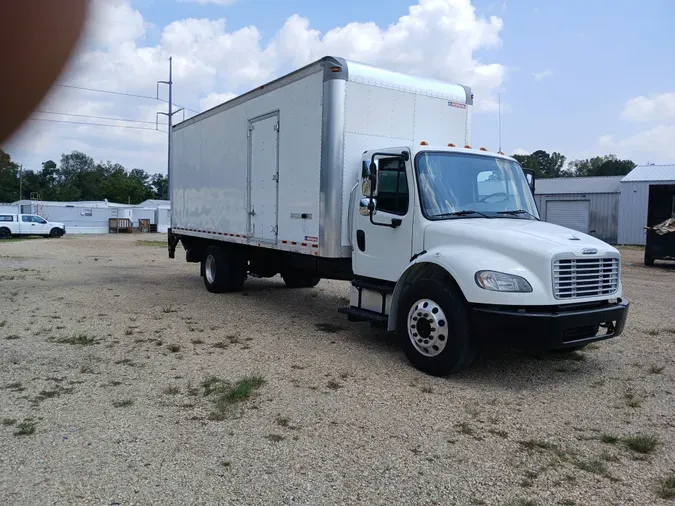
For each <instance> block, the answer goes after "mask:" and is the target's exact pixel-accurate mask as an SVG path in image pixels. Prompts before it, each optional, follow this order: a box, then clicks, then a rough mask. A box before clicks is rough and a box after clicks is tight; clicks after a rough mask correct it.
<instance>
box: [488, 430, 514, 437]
mask: <svg viewBox="0 0 675 506" xmlns="http://www.w3.org/2000/svg"><path fill="white" fill-rule="evenodd" d="M487 431H488V432H489V433H490V434H494V435H495V436H499V437H501V438H503V439H508V437H509V433H508V432H506V431H505V430H501V429H488V430H487Z"/></svg>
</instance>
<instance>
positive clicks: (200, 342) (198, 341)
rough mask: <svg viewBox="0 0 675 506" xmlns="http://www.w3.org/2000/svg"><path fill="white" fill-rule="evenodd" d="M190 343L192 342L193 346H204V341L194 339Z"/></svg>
mask: <svg viewBox="0 0 675 506" xmlns="http://www.w3.org/2000/svg"><path fill="white" fill-rule="evenodd" d="M190 342H191V343H192V344H204V341H202V340H201V339H193V340H192V341H190Z"/></svg>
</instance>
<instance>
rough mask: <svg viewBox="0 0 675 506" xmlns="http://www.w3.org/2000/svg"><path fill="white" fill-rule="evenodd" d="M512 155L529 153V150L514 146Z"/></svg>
mask: <svg viewBox="0 0 675 506" xmlns="http://www.w3.org/2000/svg"><path fill="white" fill-rule="evenodd" d="M513 154H514V155H529V154H530V151H528V150H526V149H523V148H516V149H514V150H513Z"/></svg>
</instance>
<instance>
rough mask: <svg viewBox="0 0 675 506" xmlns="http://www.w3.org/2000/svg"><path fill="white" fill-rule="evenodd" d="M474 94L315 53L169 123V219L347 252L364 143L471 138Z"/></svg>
mask: <svg viewBox="0 0 675 506" xmlns="http://www.w3.org/2000/svg"><path fill="white" fill-rule="evenodd" d="M337 69H339V70H337ZM334 70H335V71H334ZM471 103H472V96H471V91H470V89H468V88H466V87H463V86H459V85H453V84H447V83H442V82H439V81H435V80H430V79H423V78H418V77H412V76H407V75H404V74H399V73H395V72H388V71H386V70H383V69H377V68H374V67H370V66H367V65H363V64H359V63H354V62H346V61H344V60H342V59H333V58H325V59H322V60H320V61H318V62H316V63H314V64H312V65H309V66H307V67H305V68H303V69H301V70H299V71H297V72H294V73H292V74H290V75H288V76H285V77H283V78H281V79H278V80H277V81H274V82H273V83H270V84H268V85H265V86H261V87H260V88H258V89H256V90H254V91H252V92H250V93H248V94H246V95H243V96H241V97H238V98H236V99H234V100H231V101H229V102H226V103H225V104H222V105H220V106H217V107H215V108H213V109H211V110H210V111H207V112H205V113H202V114H201V115H198V116H195V117H193V118H191V119H189V120H187V121H185V122H183V123H180V124H178V125H176V127H175V128H174V129H173V138H172V146H173V148H172V152H173V157H172V167H173V170H172V174H171V179H172V180H171V200H172V219H171V223H172V229H173V230H176V231H180V230H185V231H190V232H195V231H197V232H198V233H200V234H205V235H206V236H209V237H213V236H214V235H218V236H221V235H223V234H224V235H226V237H227V238H228V240H233V239H234V240H236V241H237V242H241V243H245V244H255V245H260V246H261V247H272V248H276V249H280V250H287V251H295V252H299V253H305V254H311V255H314V254H317V255H318V256H320V257H327V258H349V257H350V256H351V248H350V246H349V240H348V226H347V224H348V219H347V218H348V217H347V212H348V205H349V198H350V192H351V190H352V188H353V186H354V185H355V184H356V183H357V182H358V180H359V177H360V170H361V164H360V159H361V154H362V153H363V152H364V151H366V150H368V149H373V148H377V147H380V146H398V145H405V144H419V142H421V141H426V142H429V143H442V145H446V144H447V143H449V142H454V143H455V144H457V145H460V146H463V145H465V144H469V143H470V141H471V139H470V136H469V132H470V121H471V117H470V114H471V109H470V107H468V105H470V104H471Z"/></svg>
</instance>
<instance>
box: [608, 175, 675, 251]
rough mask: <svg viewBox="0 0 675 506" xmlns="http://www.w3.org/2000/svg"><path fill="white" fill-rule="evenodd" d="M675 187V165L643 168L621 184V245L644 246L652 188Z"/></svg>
mask: <svg viewBox="0 0 675 506" xmlns="http://www.w3.org/2000/svg"><path fill="white" fill-rule="evenodd" d="M660 184H675V165H639V166H637V167H635V168H634V169H633V170H632V171H631V172H630V174H628V175H627V176H626V177H624V178H623V179H622V180H621V199H620V203H619V209H620V212H619V244H634V245H644V244H645V243H646V240H647V235H646V231H645V227H646V226H647V214H648V212H649V187H650V186H652V185H660Z"/></svg>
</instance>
